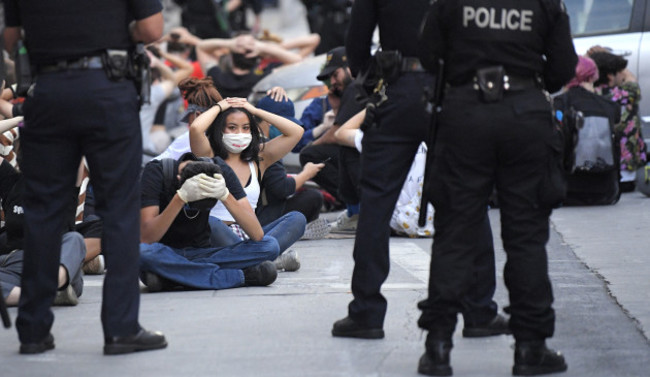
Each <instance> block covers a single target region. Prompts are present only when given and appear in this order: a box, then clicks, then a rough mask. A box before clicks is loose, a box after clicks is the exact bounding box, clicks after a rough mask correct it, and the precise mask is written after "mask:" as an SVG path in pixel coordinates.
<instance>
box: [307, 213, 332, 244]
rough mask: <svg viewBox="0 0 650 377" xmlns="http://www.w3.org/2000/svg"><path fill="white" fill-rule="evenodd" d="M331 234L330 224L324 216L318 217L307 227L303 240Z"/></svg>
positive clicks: (318, 238) (320, 237)
mask: <svg viewBox="0 0 650 377" xmlns="http://www.w3.org/2000/svg"><path fill="white" fill-rule="evenodd" d="M328 234H330V224H329V223H328V222H327V220H325V219H323V218H318V219H316V220H314V221H312V222H310V223H309V224H307V226H306V227H305V234H303V235H302V237H301V238H300V239H301V240H320V239H323V238H325V236H327V235H328Z"/></svg>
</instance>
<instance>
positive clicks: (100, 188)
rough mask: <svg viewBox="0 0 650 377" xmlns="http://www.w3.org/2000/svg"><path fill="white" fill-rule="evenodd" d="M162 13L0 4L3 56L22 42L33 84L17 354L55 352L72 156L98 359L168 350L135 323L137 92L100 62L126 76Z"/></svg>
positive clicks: (116, 4)
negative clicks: (95, 290) (82, 182)
mask: <svg viewBox="0 0 650 377" xmlns="http://www.w3.org/2000/svg"><path fill="white" fill-rule="evenodd" d="M73 10H74V11H73ZM161 10H162V6H161V4H160V2H159V1H158V0H134V1H126V0H106V1H101V2H97V1H92V2H88V1H84V0H63V1H56V2H43V1H38V0H20V1H19V0H7V1H5V20H6V25H7V28H6V29H5V34H4V36H5V41H6V45H7V46H14V44H15V43H16V41H17V40H18V39H19V38H20V36H21V29H22V30H23V31H24V37H25V45H26V47H27V51H28V53H29V59H30V62H31V64H32V67H33V69H32V74H33V75H34V81H35V83H34V85H33V87H32V88H31V89H30V92H29V93H28V96H27V98H26V101H25V106H24V112H25V125H24V127H23V128H22V129H21V144H22V148H21V149H22V151H21V158H22V160H21V161H20V168H21V170H22V171H23V173H24V177H25V193H24V199H25V203H24V215H25V244H24V249H25V260H24V270H23V281H22V294H21V297H20V301H19V309H18V318H17V321H16V327H17V329H18V336H19V339H20V342H21V346H20V353H22V354H34V353H42V352H45V351H47V350H50V349H53V348H54V338H53V337H52V334H51V333H50V330H51V328H52V323H53V321H54V315H53V313H52V311H51V308H50V306H51V305H52V301H53V300H54V296H55V294H56V289H57V284H56V281H57V271H58V266H59V254H60V249H61V234H60V231H61V229H62V228H63V222H64V219H63V218H62V216H61V215H62V214H63V213H64V211H63V210H64V209H65V207H66V206H67V204H68V199H69V195H71V190H72V189H73V187H74V184H75V177H76V175H77V167H78V166H79V162H80V160H81V156H82V155H85V156H86V159H87V161H88V164H89V167H90V177H91V182H92V183H93V189H94V193H95V195H96V198H97V207H96V209H97V213H98V215H99V216H100V217H102V219H103V221H104V233H103V237H102V251H103V252H104V255H105V258H106V268H107V269H108V271H107V273H106V277H105V279H104V287H103V289H104V294H103V301H102V310H101V319H102V325H103V330H104V336H105V339H104V353H105V354H118V353H129V352H134V351H145V350H151V349H157V348H164V347H166V346H167V342H166V340H165V337H164V335H163V334H161V333H158V332H151V331H147V330H144V329H143V328H142V327H140V325H139V323H138V311H139V304H140V296H139V294H140V292H139V282H138V267H139V262H138V260H139V259H138V258H139V251H138V246H139V241H140V233H139V229H140V225H139V210H140V203H139V196H140V186H139V184H138V175H139V172H140V160H141V158H142V138H141V133H140V122H139V117H138V110H139V109H138V98H137V92H136V87H135V85H134V83H133V81H132V80H131V79H129V78H123V79H120V80H118V79H115V80H110V79H109V77H108V75H107V72H108V71H109V69H108V68H109V67H107V61H108V59H103V57H104V56H105V55H106V50H107V49H113V50H117V51H114V52H113V54H114V55H113V56H117V60H115V61H113V64H112V65H111V67H112V68H113V70H112V74H118V75H119V74H125V72H124V71H123V70H122V69H121V67H120V66H119V64H118V63H119V57H124V56H126V55H127V54H128V52H129V51H130V50H132V49H133V47H134V41H142V42H145V43H149V42H153V41H155V40H157V39H158V38H160V37H161V35H162V30H163V17H162V13H161ZM19 52H22V51H19ZM122 62H123V60H122ZM129 76H130V75H129Z"/></svg>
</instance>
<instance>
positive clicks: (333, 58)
mask: <svg viewBox="0 0 650 377" xmlns="http://www.w3.org/2000/svg"><path fill="white" fill-rule="evenodd" d="M347 66H348V57H347V56H346V55H345V47H336V48H333V49H331V50H329V51H328V52H327V58H325V66H324V67H323V69H322V70H321V71H320V73H319V74H318V76H316V78H317V79H318V80H321V81H323V80H327V79H328V78H329V77H330V76H332V73H334V71H336V70H337V69H339V68H345V67H347Z"/></svg>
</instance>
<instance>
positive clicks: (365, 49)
mask: <svg viewBox="0 0 650 377" xmlns="http://www.w3.org/2000/svg"><path fill="white" fill-rule="evenodd" d="M376 25H377V11H376V9H375V2H374V1H372V0H355V1H354V3H352V16H351V17H350V26H349V27H348V32H347V38H346V39H345V53H346V55H347V57H348V60H349V62H350V71H351V72H352V76H356V75H357V74H358V73H359V72H363V71H365V70H366V69H367V68H368V64H369V63H370V45H371V43H372V34H373V33H374V31H375V26H376Z"/></svg>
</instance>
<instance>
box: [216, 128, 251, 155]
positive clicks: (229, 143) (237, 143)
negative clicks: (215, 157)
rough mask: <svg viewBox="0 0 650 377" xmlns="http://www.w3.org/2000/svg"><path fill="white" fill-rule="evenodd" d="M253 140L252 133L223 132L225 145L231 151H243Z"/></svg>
mask: <svg viewBox="0 0 650 377" xmlns="http://www.w3.org/2000/svg"><path fill="white" fill-rule="evenodd" d="M251 140H253V136H252V135H251V134H243V133H242V134H223V145H224V146H225V147H226V149H227V150H228V152H230V153H241V152H242V151H243V150H244V149H246V148H248V146H249V145H250V144H251Z"/></svg>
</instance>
